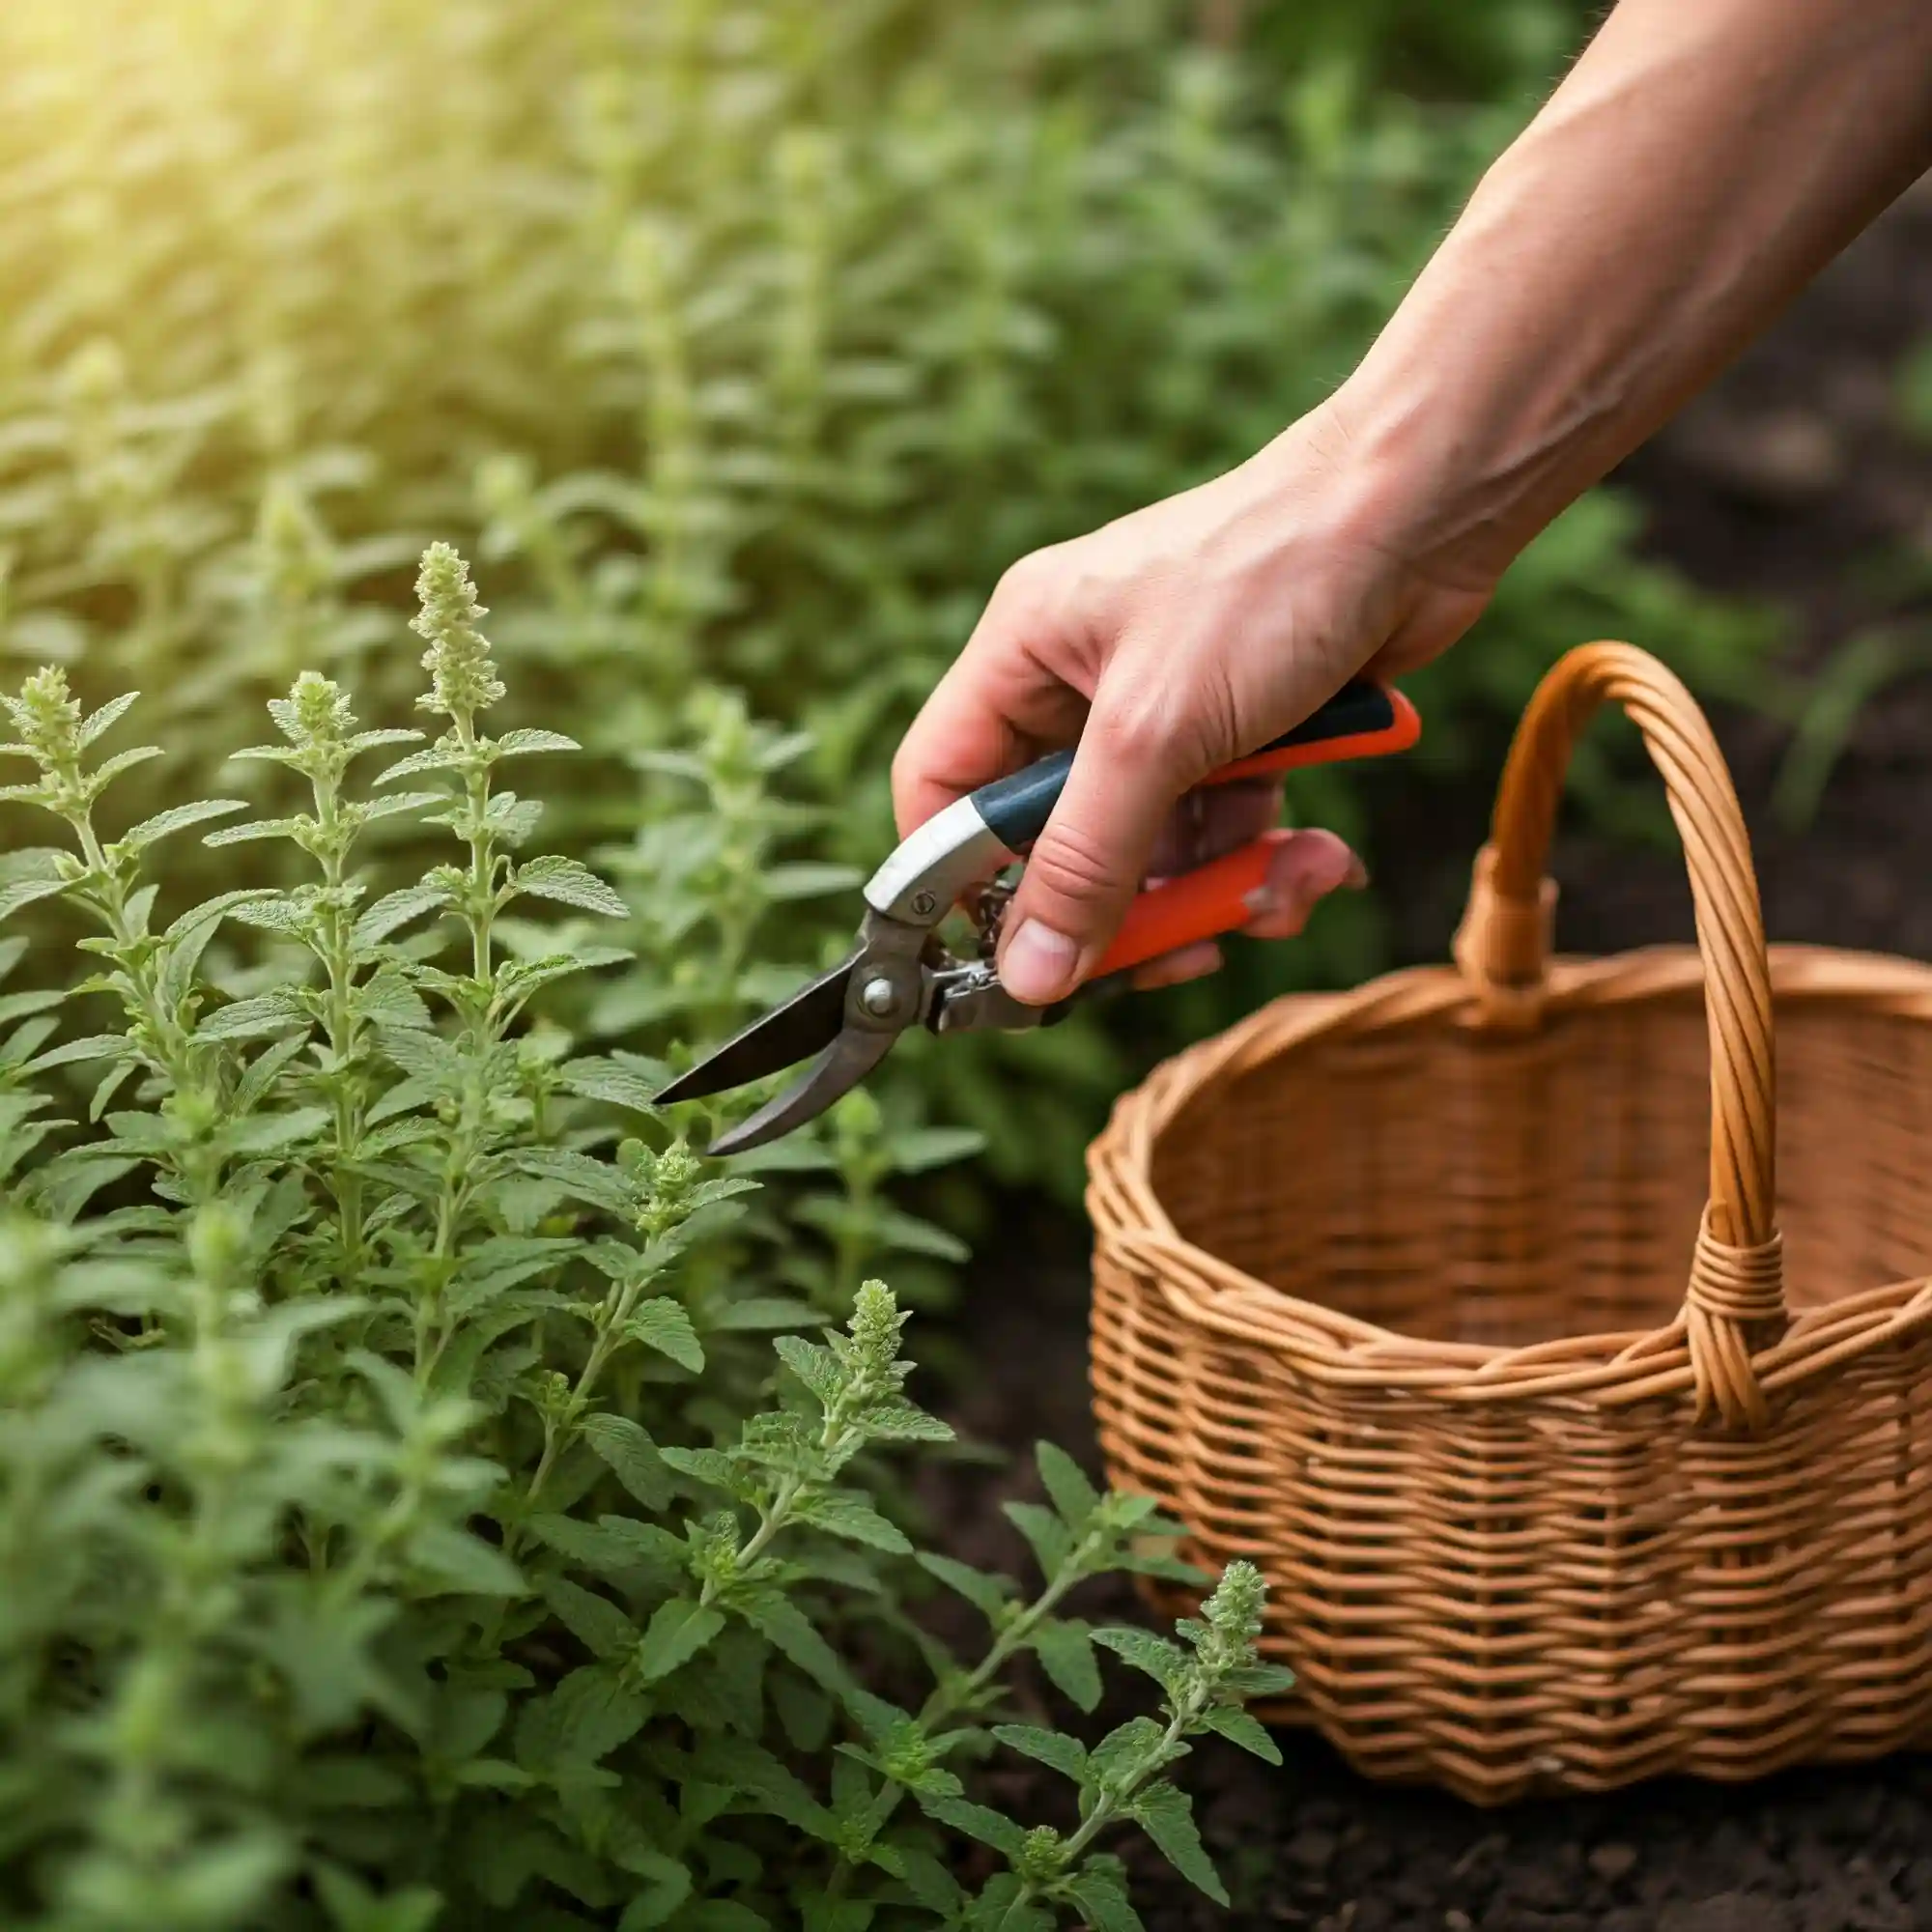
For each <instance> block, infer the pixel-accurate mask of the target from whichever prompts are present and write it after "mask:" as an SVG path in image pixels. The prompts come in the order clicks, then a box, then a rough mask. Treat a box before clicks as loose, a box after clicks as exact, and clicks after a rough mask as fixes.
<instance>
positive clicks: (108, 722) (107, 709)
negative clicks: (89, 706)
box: [80, 691, 141, 751]
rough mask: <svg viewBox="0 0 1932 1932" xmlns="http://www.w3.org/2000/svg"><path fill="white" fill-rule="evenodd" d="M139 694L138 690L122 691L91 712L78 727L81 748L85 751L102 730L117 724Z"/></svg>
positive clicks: (136, 700) (135, 701) (137, 699)
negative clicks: (119, 694) (97, 709)
mask: <svg viewBox="0 0 1932 1932" xmlns="http://www.w3.org/2000/svg"><path fill="white" fill-rule="evenodd" d="M140 696H141V694H140V693H139V692H138V691H124V692H123V693H122V694H121V696H119V697H110V698H109V699H108V700H107V702H106V703H105V704H103V705H102V706H101V707H100V709H99V711H96V712H94V713H92V714H91V715H90V716H89V717H88V719H87V721H86V723H85V724H83V725H81V727H80V743H81V749H82V750H83V751H85V750H86V748H87V747H88V746H89V745H91V744H93V743H94V741H95V740H96V739H97V738H99V736H100V735H101V733H102V732H104V731H108V730H111V729H112V728H113V726H114V725H117V724H119V723H120V721H121V720H122V719H123V718H124V717H126V716H127V714H128V708H129V707H130V706H131V705H133V704H135V703H137V702H138V701H139V699H140Z"/></svg>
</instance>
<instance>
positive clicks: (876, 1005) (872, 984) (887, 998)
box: [859, 974, 898, 1020]
mask: <svg viewBox="0 0 1932 1932" xmlns="http://www.w3.org/2000/svg"><path fill="white" fill-rule="evenodd" d="M859 1004H860V1005H861V1006H862V1007H864V1008H865V1009H866V1010H867V1012H868V1013H870V1014H871V1015H872V1017H873V1018H874V1019H880V1020H882V1019H884V1018H885V1016H886V1015H887V1014H888V1013H889V1012H891V1011H892V1009H894V1007H895V1006H896V1005H897V1004H898V989H897V988H896V987H895V986H894V984H893V982H892V981H891V980H888V979H887V978H886V977H885V976H884V975H883V974H881V975H880V976H879V978H878V979H876V980H867V981H866V983H865V984H864V985H863V986H861V987H860V988H859Z"/></svg>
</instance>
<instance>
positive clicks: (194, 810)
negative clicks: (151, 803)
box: [115, 798, 248, 852]
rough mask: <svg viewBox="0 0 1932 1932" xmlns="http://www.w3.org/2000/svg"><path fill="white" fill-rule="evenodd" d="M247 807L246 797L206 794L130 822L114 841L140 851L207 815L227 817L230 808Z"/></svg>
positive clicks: (198, 821)
mask: <svg viewBox="0 0 1932 1932" xmlns="http://www.w3.org/2000/svg"><path fill="white" fill-rule="evenodd" d="M246 810H248V801H247V800H246V799H243V798H205V799H202V800H200V801H199V802H198V803H196V804H194V805H177V806H173V807H171V808H170V809H169V810H166V811H157V812H156V813H155V815H154V816H153V817H152V818H144V819H142V821H141V822H140V824H138V825H132V826H129V827H128V830H127V831H126V832H124V833H123V834H122V835H121V837H120V838H118V839H117V840H116V841H115V842H116V843H117V844H119V845H122V846H125V847H126V848H127V849H128V851H130V852H139V851H142V850H144V849H145V848H146V847H148V846H150V845H152V844H153V843H154V842H155V841H156V839H157V838H167V837H168V836H169V834H170V833H175V832H185V831H186V830H187V828H188V827H189V826H190V825H200V824H201V823H202V822H203V821H204V820H206V819H210V818H226V817H227V816H228V814H229V813H230V812H233V811H246Z"/></svg>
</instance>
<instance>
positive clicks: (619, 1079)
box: [556, 1058, 664, 1114]
mask: <svg viewBox="0 0 1932 1932" xmlns="http://www.w3.org/2000/svg"><path fill="white" fill-rule="evenodd" d="M556 1084H557V1085H558V1086H559V1087H561V1088H562V1089H563V1091H564V1092H565V1093H566V1094H577V1095H578V1096H579V1097H580V1098H582V1099H585V1100H603V1101H606V1102H607V1103H609V1104H610V1105H611V1106H613V1107H628V1108H629V1109H630V1110H631V1111H632V1112H633V1113H638V1114H648V1113H651V1112H654V1111H655V1110H654V1108H653V1106H652V1104H651V1101H652V1095H653V1094H656V1093H657V1091H658V1089H659V1088H660V1087H661V1086H663V1084H664V1082H663V1081H662V1080H661V1079H651V1078H647V1077H646V1076H645V1075H643V1074H642V1073H639V1072H637V1071H634V1070H633V1069H632V1068H630V1067H628V1066H619V1065H615V1064H614V1063H612V1062H611V1061H609V1060H603V1059H595V1058H592V1059H584V1060H571V1061H566V1062H565V1063H564V1065H562V1066H560V1067H558V1068H557V1072H556Z"/></svg>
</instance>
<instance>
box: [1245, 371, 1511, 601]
mask: <svg viewBox="0 0 1932 1932" xmlns="http://www.w3.org/2000/svg"><path fill="white" fill-rule="evenodd" d="M1251 461H1252V467H1253V468H1254V469H1256V471H1257V472H1258V474H1259V475H1260V477H1261V478H1262V479H1264V480H1263V482H1262V487H1263V488H1264V490H1266V491H1268V492H1269V494H1270V495H1271V496H1272V497H1275V498H1276V499H1277V500H1278V501H1282V504H1283V507H1284V509H1286V510H1288V511H1289V512H1290V513H1291V514H1292V515H1293V518H1294V521H1295V522H1296V524H1298V525H1299V526H1301V527H1303V528H1304V529H1307V528H1309V527H1310V526H1312V529H1313V533H1315V534H1316V535H1318V537H1319V539H1320V541H1321V544H1322V546H1323V547H1324V549H1326V550H1327V551H1328V552H1329V553H1330V554H1335V555H1338V556H1342V555H1351V554H1352V555H1357V556H1373V557H1376V558H1378V559H1380V560H1381V562H1382V563H1383V564H1385V565H1386V566H1387V567H1388V568H1389V569H1390V571H1392V572H1393V573H1394V574H1396V575H1399V576H1401V577H1403V578H1406V579H1423V580H1426V581H1427V582H1431V583H1433V584H1435V585H1436V586H1438V587H1440V588H1444V589H1451V590H1457V591H1467V592H1471V593H1482V594H1487V593H1488V592H1489V591H1490V590H1491V589H1492V588H1493V586H1494V584H1495V581H1496V579H1497V578H1498V577H1499V576H1501V574H1502V572H1503V570H1504V569H1505V568H1506V567H1507V566H1508V564H1509V563H1510V562H1511V561H1512V560H1513V558H1514V557H1515V555H1516V554H1517V552H1518V551H1519V550H1520V549H1521V548H1522V547H1523V545H1525V544H1526V543H1527V542H1528V541H1529V539H1530V538H1531V537H1532V536H1533V535H1534V534H1535V531H1534V529H1533V528H1522V529H1521V530H1520V533H1519V530H1518V527H1517V523H1516V520H1511V519H1508V518H1506V517H1505V516H1504V514H1503V509H1504V505H1503V502H1502V500H1501V493H1500V492H1496V491H1492V490H1488V489H1486V488H1485V484H1484V478H1485V474H1486V471H1487V469H1488V466H1487V464H1486V463H1485V462H1484V461H1483V460H1482V458H1481V457H1480V456H1479V455H1478V454H1477V448H1476V440H1475V438H1474V436H1473V434H1472V433H1471V431H1470V429H1469V427H1468V426H1466V425H1464V424H1463V423H1461V422H1459V421H1458V420H1457V418H1456V414H1455V412H1454V406H1453V405H1452V404H1450V403H1449V402H1448V401H1447V399H1445V398H1444V396H1443V395H1442V393H1441V387H1440V384H1432V383H1430V382H1428V381H1427V380H1426V379H1423V380H1418V381H1415V382H1407V381H1405V380H1403V379H1402V378H1401V377H1400V376H1399V375H1398V374H1396V373H1395V372H1388V371H1383V370H1380V369H1375V370H1371V369H1369V368H1368V367H1366V365H1365V366H1364V367H1363V368H1360V369H1358V370H1357V371H1356V373H1355V374H1354V375H1353V376H1351V377H1350V380H1349V381H1348V382H1347V383H1345V384H1343V385H1342V386H1341V387H1340V388H1338V389H1337V390H1335V391H1334V393H1333V394H1331V395H1330V396H1329V397H1328V398H1327V399H1326V400H1325V401H1324V402H1322V403H1321V405H1319V406H1318V407H1317V408H1316V409H1314V410H1312V411H1311V412H1309V413H1308V414H1307V415H1305V416H1303V417H1301V418H1300V419H1299V420H1298V421H1296V422H1294V423H1293V424H1291V425H1290V427H1289V428H1288V429H1286V430H1284V431H1283V432H1282V434H1281V435H1280V436H1278V437H1276V438H1275V439H1274V440H1273V441H1272V442H1270V443H1268V444H1266V445H1265V446H1264V448H1263V449H1261V450H1260V451H1258V452H1257V453H1256V455H1255V457H1254V458H1253V459H1252V460H1251Z"/></svg>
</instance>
